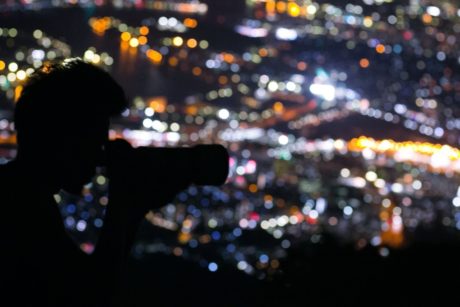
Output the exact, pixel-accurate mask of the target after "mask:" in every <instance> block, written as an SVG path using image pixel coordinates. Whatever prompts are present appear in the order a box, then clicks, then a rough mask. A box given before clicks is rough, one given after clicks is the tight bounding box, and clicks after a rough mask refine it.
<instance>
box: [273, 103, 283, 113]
mask: <svg viewBox="0 0 460 307" xmlns="http://www.w3.org/2000/svg"><path fill="white" fill-rule="evenodd" d="M273 111H275V113H277V114H281V113H283V111H284V105H283V103H282V102H281V101H277V102H275V103H274V104H273Z"/></svg>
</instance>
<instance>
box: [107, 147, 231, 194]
mask: <svg viewBox="0 0 460 307" xmlns="http://www.w3.org/2000/svg"><path fill="white" fill-rule="evenodd" d="M106 162H107V166H109V177H110V173H112V174H115V173H118V174H115V175H116V176H117V175H118V176H124V177H131V178H125V179H124V180H126V181H136V182H138V184H139V185H141V186H148V185H151V187H152V188H153V187H154V186H155V187H156V188H157V187H172V186H176V187H186V186H189V185H191V184H195V185H213V186H220V185H222V184H224V183H225V181H226V180H227V177H228V172H229V155H228V152H227V150H226V149H225V147H224V146H222V145H218V144H211V145H196V146H192V147H176V148H169V147H137V148H133V147H131V145H130V144H129V143H128V142H126V141H125V140H122V139H117V140H114V141H110V142H109V143H108V145H107V159H106Z"/></svg>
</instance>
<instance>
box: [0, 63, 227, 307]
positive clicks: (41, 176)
mask: <svg viewBox="0 0 460 307" xmlns="http://www.w3.org/2000/svg"><path fill="white" fill-rule="evenodd" d="M127 106H128V103H127V99H126V97H125V94H124V91H123V89H122V88H121V87H120V86H119V85H118V84H117V83H116V82H115V81H114V79H113V78H112V77H111V76H110V75H109V74H108V73H106V72H105V71H103V70H101V69H100V68H98V67H96V66H93V65H91V64H88V63H85V62H83V61H81V60H80V59H68V60H65V61H63V62H59V63H52V64H45V65H44V66H43V67H41V68H40V69H38V70H37V71H35V72H34V73H33V74H32V75H31V76H30V77H29V78H28V80H27V82H26V84H25V85H24V88H23V91H22V93H21V96H20V98H19V99H18V101H17V104H16V110H15V118H14V120H15V128H16V131H17V145H18V148H17V157H16V158H15V159H14V160H13V161H11V162H9V163H8V164H6V165H3V166H0V188H1V192H0V206H1V220H0V243H1V249H0V306H119V305H121V303H120V295H121V294H120V293H121V292H120V291H121V283H122V280H123V276H124V275H123V274H124V270H125V264H126V260H127V257H128V255H129V252H130V250H131V247H132V244H133V240H134V238H135V234H136V231H137V229H138V227H139V225H140V223H141V221H142V220H143V218H144V216H145V214H146V213H147V212H148V211H149V210H151V209H153V208H158V207H161V206H163V205H165V204H167V203H168V202H170V201H171V200H172V199H173V197H174V196H175V194H176V193H178V192H179V191H180V190H182V189H184V188H186V187H187V186H188V185H190V184H191V183H193V182H194V180H193V178H192V177H194V176H197V174H200V172H201V175H200V176H201V177H203V176H205V175H206V174H205V173H206V172H204V171H203V170H202V168H201V167H200V165H204V164H206V163H208V164H209V163H211V164H212V161H209V160H206V157H205V156H206V154H204V156H203V155H201V156H200V153H198V154H190V153H191V152H192V151H187V152H186V151H178V150H172V149H171V150H169V149H163V151H161V150H160V151H155V153H154V151H152V150H151V149H143V150H135V149H133V148H132V147H131V146H130V145H129V144H128V143H127V142H126V141H124V140H118V141H109V140H108V129H109V123H110V118H111V117H113V116H117V115H119V114H121V112H122V111H123V110H125V109H126V107H127ZM219 150H221V149H218V151H219ZM198 151H200V150H198ZM193 152H197V151H196V150H195V151H193ZM165 155H166V156H169V158H168V159H169V160H168V161H171V159H173V160H174V159H178V160H177V161H178V163H164V161H163V162H162V161H161V158H162V157H163V158H164V157H165ZM220 155H221V156H220V157H221V160H220V161H223V160H222V155H223V156H224V160H225V155H226V151H225V150H223V151H222V150H221V151H220ZM210 156H211V160H212V157H213V155H212V154H211V155H210ZM187 157H189V158H187ZM191 157H194V159H195V162H196V159H198V160H199V159H201V160H202V161H201V162H197V163H193V162H194V161H192V160H190V159H192V158H191ZM200 157H201V158H200ZM186 158H187V159H189V160H188V161H186V162H184V161H183V160H184V159H186ZM158 159H159V161H158ZM227 159H228V158H227ZM141 162H142V163H141ZM200 163H201V164H200ZM166 164H172V166H171V165H169V166H167V165H166ZM220 165H221V167H220V169H221V174H222V173H225V172H226V171H227V169H225V168H226V167H227V168H228V166H227V165H225V163H220ZM98 166H105V167H106V168H107V171H108V178H109V182H110V184H109V197H110V201H109V204H108V206H107V211H106V215H105V218H104V225H103V228H102V230H101V233H100V236H99V239H98V242H97V245H96V247H95V250H94V252H93V253H92V254H90V255H88V254H85V253H84V252H82V251H81V250H80V249H79V247H78V246H77V245H76V244H75V243H74V242H73V241H72V239H71V238H70V237H69V236H68V234H67V233H66V230H65V228H64V224H63V221H62V218H61V215H60V212H59V209H58V206H57V204H56V202H55V200H54V198H53V195H55V194H56V193H58V192H59V191H60V190H64V191H67V192H70V193H74V194H79V193H80V192H81V190H82V187H83V186H84V185H85V184H86V183H88V182H89V181H90V180H91V178H92V177H93V176H94V174H95V171H96V167H98ZM187 167H188V168H189V169H187V170H185V169H184V168H187ZM155 173H156V174H155ZM211 175H212V174H211ZM152 177H154V178H156V179H155V180H147V178H152ZM201 177H200V178H201ZM217 177H219V175H218V176H217ZM217 177H215V176H214V177H213V178H211V179H209V178H208V179H209V180H211V181H212V179H215V180H217V181H216V182H217V183H219V182H220V181H222V178H220V177H222V175H220V177H219V178H217ZM224 177H226V173H225V176H224ZM206 180H207V179H206V178H205V180H204V182H203V183H206ZM223 180H224V181H225V178H223ZM195 181H198V182H196V183H200V182H199V181H200V180H199V178H198V179H196V180H195ZM222 183H223V181H222V182H221V183H220V184H222ZM211 184H212V182H211Z"/></svg>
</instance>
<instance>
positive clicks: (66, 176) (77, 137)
mask: <svg viewBox="0 0 460 307" xmlns="http://www.w3.org/2000/svg"><path fill="white" fill-rule="evenodd" d="M108 129H109V119H108V117H107V116H105V117H104V116H96V117H93V116H87V117H82V118H79V119H76V120H73V121H69V122H67V123H65V124H63V125H62V127H61V128H60V129H59V130H58V133H57V136H56V138H57V142H55V145H54V146H53V147H54V148H52V149H51V150H52V152H53V154H52V155H51V157H52V158H51V159H50V161H49V162H50V163H51V164H52V167H53V168H54V169H55V172H54V173H55V174H56V176H57V177H58V178H57V179H58V182H59V184H60V185H61V188H62V189H64V190H66V191H68V192H70V193H74V194H78V193H79V192H81V189H82V187H83V185H85V184H86V183H88V182H90V181H91V179H92V177H93V176H94V175H95V171H96V167H97V166H100V165H101V163H102V162H103V159H104V145H105V144H106V142H107V141H108Z"/></svg>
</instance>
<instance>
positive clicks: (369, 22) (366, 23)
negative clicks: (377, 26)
mask: <svg viewBox="0 0 460 307" xmlns="http://www.w3.org/2000/svg"><path fill="white" fill-rule="evenodd" d="M373 24H374V22H373V21H372V17H370V16H366V17H364V20H363V25H364V26H365V27H367V28H370V27H372V25H373Z"/></svg>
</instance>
